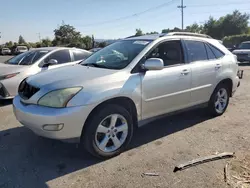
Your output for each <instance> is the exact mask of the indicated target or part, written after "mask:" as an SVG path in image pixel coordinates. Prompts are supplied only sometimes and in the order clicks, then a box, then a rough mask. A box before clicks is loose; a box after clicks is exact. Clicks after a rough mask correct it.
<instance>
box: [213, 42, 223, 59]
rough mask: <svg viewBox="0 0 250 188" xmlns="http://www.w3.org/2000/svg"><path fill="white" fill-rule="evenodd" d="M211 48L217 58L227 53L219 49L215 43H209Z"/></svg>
mask: <svg viewBox="0 0 250 188" xmlns="http://www.w3.org/2000/svg"><path fill="white" fill-rule="evenodd" d="M209 46H210V48H211V50H212V51H213V53H214V55H215V56H216V58H217V59H219V58H221V57H223V56H224V55H225V54H224V53H223V52H221V51H220V50H218V49H217V48H215V47H214V46H213V45H209Z"/></svg>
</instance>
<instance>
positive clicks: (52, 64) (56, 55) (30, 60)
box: [0, 47, 91, 100]
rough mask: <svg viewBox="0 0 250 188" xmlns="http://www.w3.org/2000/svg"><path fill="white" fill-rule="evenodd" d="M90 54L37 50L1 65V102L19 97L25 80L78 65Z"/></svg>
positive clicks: (76, 51)
mask: <svg viewBox="0 0 250 188" xmlns="http://www.w3.org/2000/svg"><path fill="white" fill-rule="evenodd" d="M90 54H91V52H89V51H86V50H82V49H77V48H74V49H73V48H62V47H47V48H36V49H34V50H31V51H27V52H24V53H22V54H19V55H17V56H15V57H13V58H11V59H9V60H7V61H6V62H5V63H0V100H1V99H9V98H13V97H14V96H15V95H17V91H18V86H19V84H20V83H21V81H22V80H23V79H24V78H27V77H28V76H30V75H33V74H36V73H39V72H42V71H45V70H50V69H55V68H59V67H62V66H66V65H73V64H76V63H78V62H80V61H82V60H83V59H86V58H87V57H88V56H90ZM54 76H55V77H56V76H57V75H54ZM65 77H67V75H65Z"/></svg>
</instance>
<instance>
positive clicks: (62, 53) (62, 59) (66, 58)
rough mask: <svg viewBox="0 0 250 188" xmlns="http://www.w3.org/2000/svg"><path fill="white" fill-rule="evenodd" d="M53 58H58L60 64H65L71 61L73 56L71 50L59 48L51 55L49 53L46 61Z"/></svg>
mask: <svg viewBox="0 0 250 188" xmlns="http://www.w3.org/2000/svg"><path fill="white" fill-rule="evenodd" d="M51 59H55V60H57V62H58V64H63V63H69V62H71V57H70V54H69V50H59V51H56V52H54V53H52V54H51V55H49V56H48V57H47V58H46V59H45V60H44V62H46V63H47V62H49V60H51Z"/></svg>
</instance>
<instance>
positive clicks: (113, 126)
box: [95, 114, 128, 153]
mask: <svg viewBox="0 0 250 188" xmlns="http://www.w3.org/2000/svg"><path fill="white" fill-rule="evenodd" d="M127 136H128V123H127V120H126V119H125V118H124V117H123V116H122V115H120V114H111V115H109V116H107V117H106V118H104V119H103V120H102V121H101V123H100V124H99V125H98V126H97V129H96V134H95V143H96V146H97V147H98V148H99V149H100V150H101V151H103V152H105V153H110V152H113V151H116V150H117V149H119V148H120V147H121V146H122V145H123V143H124V142H125V140H126V138H127Z"/></svg>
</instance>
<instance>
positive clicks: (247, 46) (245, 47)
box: [239, 43, 250, 49]
mask: <svg viewBox="0 0 250 188" xmlns="http://www.w3.org/2000/svg"><path fill="white" fill-rule="evenodd" d="M239 49H250V43H241V44H240V45H239Z"/></svg>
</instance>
